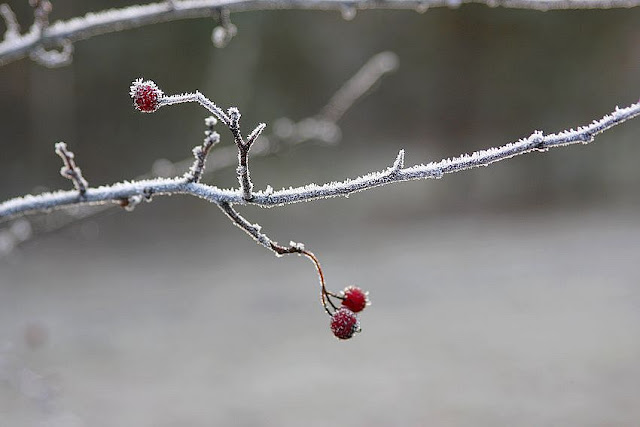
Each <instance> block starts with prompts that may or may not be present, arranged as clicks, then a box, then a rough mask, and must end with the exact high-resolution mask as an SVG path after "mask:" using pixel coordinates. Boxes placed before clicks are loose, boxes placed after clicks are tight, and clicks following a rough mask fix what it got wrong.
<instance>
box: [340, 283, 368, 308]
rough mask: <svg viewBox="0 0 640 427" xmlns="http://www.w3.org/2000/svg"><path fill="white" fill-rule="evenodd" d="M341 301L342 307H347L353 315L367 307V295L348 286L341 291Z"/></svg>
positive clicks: (358, 289)
mask: <svg viewBox="0 0 640 427" xmlns="http://www.w3.org/2000/svg"><path fill="white" fill-rule="evenodd" d="M342 295H343V298H344V299H343V300H342V306H343V307H347V308H348V309H349V310H351V311H353V312H354V313H358V312H360V311H362V310H364V309H365V307H366V306H367V305H369V298H368V297H367V293H366V292H365V291H363V290H362V289H360V288H357V287H355V286H348V287H346V288H345V289H344V291H342Z"/></svg>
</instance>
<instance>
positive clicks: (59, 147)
mask: <svg viewBox="0 0 640 427" xmlns="http://www.w3.org/2000/svg"><path fill="white" fill-rule="evenodd" d="M55 152H56V154H57V155H58V156H60V158H61V159H62V161H63V162H64V166H63V167H62V169H60V175H62V176H63V177H65V178H68V179H70V180H71V182H73V186H74V187H76V189H77V190H78V191H79V192H80V196H84V194H85V193H86V192H87V187H88V186H89V184H88V183H87V180H86V179H84V177H83V176H82V170H80V168H79V167H78V166H77V165H76V162H75V160H74V157H75V155H74V154H73V152H72V151H69V150H68V149H67V144H65V143H64V142H58V143H57V144H56V149H55Z"/></svg>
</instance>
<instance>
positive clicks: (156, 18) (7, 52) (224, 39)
mask: <svg viewBox="0 0 640 427" xmlns="http://www.w3.org/2000/svg"><path fill="white" fill-rule="evenodd" d="M30 1H31V4H32V5H33V6H34V24H33V25H32V26H31V28H30V30H29V31H28V32H26V33H24V34H20V32H19V27H18V26H17V22H16V20H15V19H13V18H11V16H12V13H8V12H7V11H8V6H6V5H2V6H6V7H3V8H2V9H0V14H2V16H3V18H4V19H5V21H6V22H7V33H6V34H5V39H4V40H3V41H2V42H0V65H4V64H8V63H10V62H13V61H16V60H19V59H22V58H25V57H29V56H31V57H32V58H34V59H35V60H37V61H38V62H40V63H41V64H43V65H45V66H61V65H65V64H68V63H69V62H70V59H71V58H70V56H69V57H67V58H65V59H66V60H65V61H59V60H58V59H59V58H54V57H53V56H51V57H49V58H48V59H51V58H54V60H53V61H47V58H44V57H42V55H41V54H40V53H39V52H37V51H38V50H39V49H40V48H45V49H49V48H51V47H56V46H57V47H63V49H62V51H63V53H65V52H70V51H71V50H70V47H69V48H65V46H66V45H67V44H72V43H74V42H76V41H79V40H85V39H88V38H91V37H94V36H96V35H100V34H108V33H115V32H120V31H125V30H129V29H133V28H139V27H142V26H146V25H153V24H158V23H162V22H170V21H179V20H185V19H196V18H211V16H212V15H213V17H214V18H217V19H218V20H219V25H218V26H216V27H215V28H214V30H213V32H212V34H211V39H212V42H213V44H214V45H215V46H216V47H223V46H225V45H226V44H227V43H229V41H230V40H231V39H232V38H233V37H234V36H235V35H236V33H237V28H236V27H235V25H233V24H232V23H231V21H230V19H229V15H230V13H232V12H235V11H251V10H253V11H258V10H273V9H281V10H283V9H290V10H293V9H301V10H318V11H329V10H334V11H338V12H340V13H341V15H342V17H343V18H344V19H346V20H352V19H354V18H355V16H356V13H357V11H359V10H371V9H398V10H413V11H417V12H418V13H424V12H426V11H427V10H428V9H430V8H439V7H449V8H457V7H460V6H461V5H463V4H471V3H475V4H485V5H486V6H489V7H496V6H501V7H505V8H515V9H532V10H541V11H546V10H561V9H610V8H630V7H637V6H638V5H640V0H393V1H389V0H386V1H381V0H342V1H336V0H333V1H326V0H304V1H301V0H255V1H238V0H183V1H179V0H169V1H159V2H155V3H148V4H144V5H133V6H127V7H123V8H120V9H107V10H102V11H98V12H89V13H87V14H86V15H84V16H78V17H74V18H71V19H68V20H62V21H56V22H54V23H51V24H49V13H50V11H51V2H50V1H48V0H30ZM7 17H9V18H7ZM14 23H15V24H16V25H14ZM9 28H11V29H10V30H9ZM62 40H64V41H65V42H64V44H63V45H61V41H62ZM32 54H33V55H32Z"/></svg>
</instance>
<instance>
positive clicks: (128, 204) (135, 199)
mask: <svg viewBox="0 0 640 427" xmlns="http://www.w3.org/2000/svg"><path fill="white" fill-rule="evenodd" d="M140 202H142V196H141V195H139V194H134V195H133V196H130V197H125V198H122V199H120V200H119V202H118V204H119V205H120V207H122V208H124V210H125V211H127V212H133V210H134V209H135V208H136V206H138V205H139V204H140Z"/></svg>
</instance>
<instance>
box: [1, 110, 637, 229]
mask: <svg viewBox="0 0 640 427" xmlns="http://www.w3.org/2000/svg"><path fill="white" fill-rule="evenodd" d="M638 115H640V102H639V103H635V104H631V105H630V106H628V107H625V108H616V109H615V110H614V111H613V112H611V113H610V114H607V115H605V116H604V117H603V118H601V119H600V120H596V121H593V122H592V123H591V124H589V125H586V126H581V127H579V128H578V129H577V130H567V131H562V132H559V133H556V134H549V135H543V134H542V132H534V133H533V134H532V135H531V136H529V137H527V138H524V139H521V140H519V141H517V142H513V143H509V144H506V145H503V146H501V147H497V148H489V149H486V150H481V151H477V152H475V153H473V154H471V155H468V154H464V155H461V156H459V157H455V158H451V159H444V160H441V161H439V162H437V163H429V164H426V165H425V164H421V165H416V166H412V167H409V168H403V167H402V163H403V157H404V156H403V154H402V153H399V154H398V158H397V159H396V161H395V162H394V165H393V166H391V167H389V168H387V169H386V170H383V171H380V172H373V173H370V174H367V175H364V176H361V177H358V178H354V179H347V180H345V181H341V182H332V183H328V184H325V185H316V184H309V185H307V186H304V187H297V188H290V189H283V190H280V191H260V192H256V193H253V198H252V199H251V200H250V201H247V200H246V199H245V198H244V194H243V192H242V191H238V190H223V189H220V188H218V187H215V186H212V185H206V184H202V183H188V182H185V180H184V179H182V178H173V179H156V180H145V181H135V182H123V183H117V184H113V185H108V186H103V187H98V188H87V190H86V192H85V194H84V197H83V198H82V199H79V198H78V197H77V192H75V191H58V192H54V193H44V194H40V195H38V196H31V195H29V196H24V197H17V198H15V199H11V200H7V201H5V202H4V203H1V204H0V220H6V219H9V218H12V217H15V216H21V215H25V214H28V213H35V212H42V211H47V210H50V209H58V208H61V207H64V206H73V205H82V204H103V203H111V202H113V201H118V200H122V199H126V198H129V197H131V196H135V195H139V196H144V195H145V193H148V192H152V193H153V194H154V195H170V194H189V195H193V196H197V197H200V198H203V199H205V200H208V201H210V202H213V203H217V204H220V203H232V204H237V203H239V204H247V203H250V204H254V205H258V206H264V207H271V206H281V205H286V204H291V203H297V202H302V201H309V200H316V199H322V198H327V197H336V196H348V195H349V194H352V193H355V192H358V191H364V190H368V189H371V188H374V187H379V186H382V185H387V184H391V183H394V182H400V181H409V180H417V179H428V178H440V177H442V176H443V175H444V174H446V173H454V172H460V171H463V170H466V169H471V168H475V167H479V166H487V165H489V164H491V163H494V162H497V161H500V160H505V159H508V158H511V157H514V156H517V155H521V154H525V153H530V152H532V151H546V150H548V149H550V148H555V147H560V146H565V145H572V144H578V143H580V144H586V143H589V142H591V141H592V140H593V139H594V137H595V136H596V135H598V134H600V133H603V132H605V131H606V130H608V129H611V128H612V127H614V126H617V125H619V124H621V123H624V122H625V121H627V120H630V119H632V118H634V117H637V116H638Z"/></svg>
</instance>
